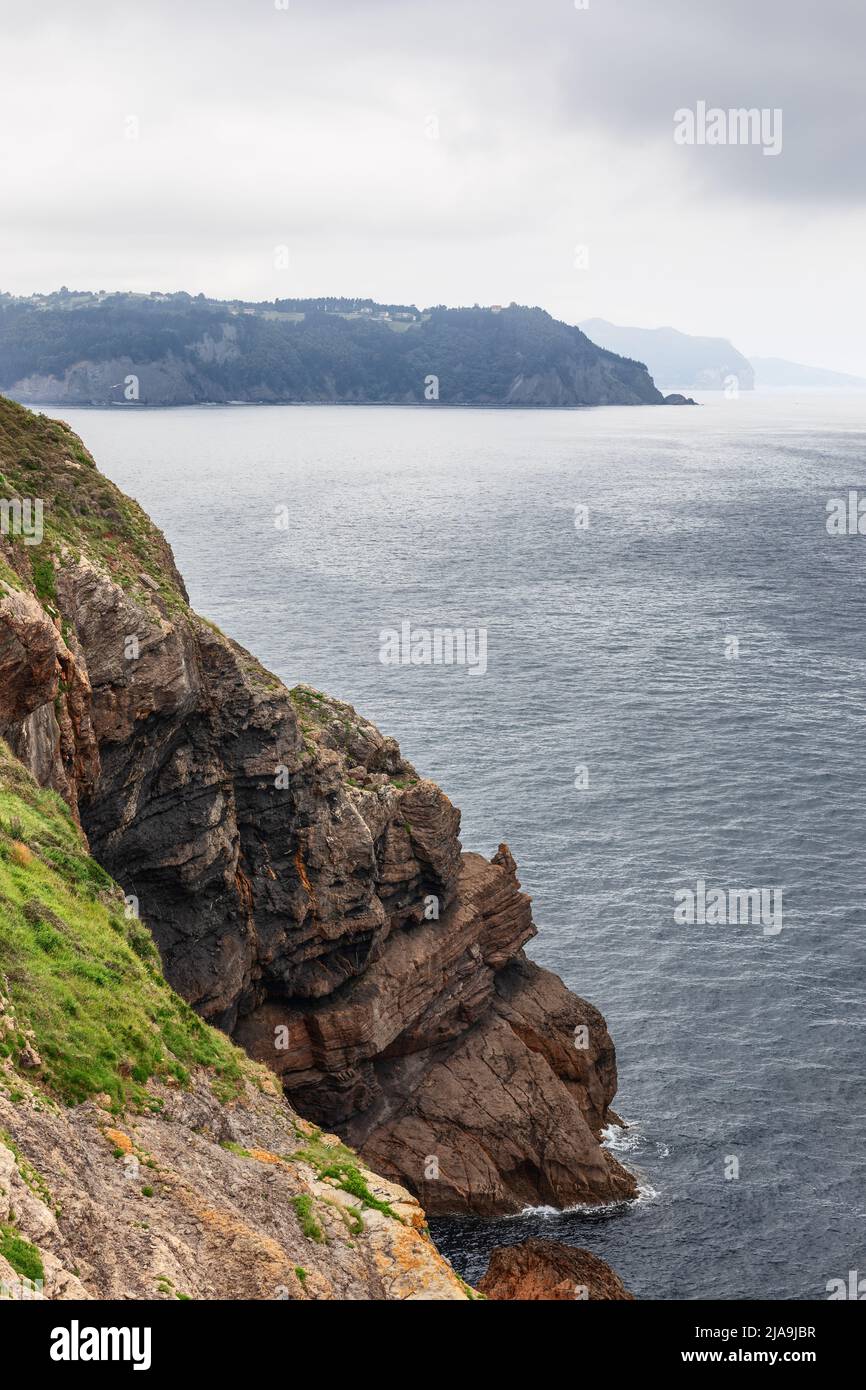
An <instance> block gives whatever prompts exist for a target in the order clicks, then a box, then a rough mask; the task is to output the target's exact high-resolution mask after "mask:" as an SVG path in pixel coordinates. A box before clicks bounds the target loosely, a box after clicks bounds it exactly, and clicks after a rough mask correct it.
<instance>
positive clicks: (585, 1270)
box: [478, 1240, 634, 1302]
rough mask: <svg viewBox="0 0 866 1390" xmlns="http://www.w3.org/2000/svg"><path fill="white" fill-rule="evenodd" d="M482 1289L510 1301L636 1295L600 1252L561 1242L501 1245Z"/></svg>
mask: <svg viewBox="0 0 866 1390" xmlns="http://www.w3.org/2000/svg"><path fill="white" fill-rule="evenodd" d="M478 1288H479V1291H480V1292H481V1293H483V1294H484V1295H485V1296H486V1297H487V1298H489V1299H492V1300H495V1301H501V1300H506V1301H509V1302H526V1301H532V1302H535V1301H545V1302H564V1301H569V1300H570V1301H574V1300H577V1301H578V1302H597V1301H598V1300H599V1299H601V1300H604V1301H609V1300H613V1299H632V1300H633V1299H634V1294H632V1293H629V1291H628V1289H627V1288H626V1287H625V1285H624V1284H623V1282H622V1280H621V1279H620V1278H619V1277H618V1275H616V1274H614V1272H613V1270H612V1269H611V1267H610V1265H608V1264H605V1262H604V1260H602V1259H599V1257H598V1255H593V1254H592V1252H591V1251H589V1250H578V1249H577V1248H576V1247H575V1246H572V1245H563V1244H562V1243H561V1242H560V1241H557V1240H526V1241H524V1242H523V1243H522V1244H521V1245H500V1246H498V1247H497V1248H496V1249H495V1250H494V1251H493V1253H492V1254H491V1256H490V1264H489V1265H488V1267H487V1273H486V1274H485V1275H484V1277H483V1278H482V1279H481V1280H480V1281H479V1284H478Z"/></svg>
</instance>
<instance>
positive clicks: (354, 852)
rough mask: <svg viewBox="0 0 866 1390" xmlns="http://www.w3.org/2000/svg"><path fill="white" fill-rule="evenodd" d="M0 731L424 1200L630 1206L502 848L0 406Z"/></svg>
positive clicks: (284, 1068) (609, 1071) (82, 469)
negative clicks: (30, 507) (190, 583)
mask: <svg viewBox="0 0 866 1390" xmlns="http://www.w3.org/2000/svg"><path fill="white" fill-rule="evenodd" d="M0 469H2V475H3V476H2V482H0V497H2V496H6V497H8V498H19V499H22V498H24V499H26V498H41V499H44V503H45V506H44V536H43V538H42V540H41V542H40V543H39V544H33V545H28V544H27V538H26V537H23V536H18V537H17V538H15V537H4V538H3V543H2V565H0V733H2V734H3V735H4V736H5V737H6V739H7V740H8V741H9V743H10V745H11V747H12V748H13V749H14V751H15V753H16V754H17V755H18V757H19V758H20V759H21V760H22V762H24V763H25V764H26V765H27V766H28V767H29V768H30V769H31V771H32V772H33V774H34V776H35V777H36V778H37V779H38V780H39V781H40V782H41V783H42V785H43V786H46V787H51V788H53V789H55V790H56V791H57V792H59V793H60V794H61V795H62V796H63V797H64V798H65V799H66V801H67V802H68V804H69V805H70V807H71V808H72V811H73V814H74V815H75V816H76V817H78V818H79V819H80V823H81V825H82V826H83V828H84V830H85V831H86V834H87V836H88V838H89V843H90V847H91V850H92V853H93V855H94V857H95V859H96V860H97V861H98V863H99V864H100V865H102V866H104V868H105V869H106V870H107V871H108V872H109V873H110V874H111V875H112V876H113V877H114V878H115V879H116V880H117V881H118V882H119V883H121V884H122V885H123V889H124V892H125V893H126V894H127V896H128V898H129V901H130V905H131V910H133V911H138V912H140V914H141V917H142V919H143V920H144V921H145V922H146V923H147V926H148V928H149V929H150V931H151V932H152V934H153V937H154V939H155V940H156V943H157V945H158V947H159V952H160V955H161V957H162V962H163V965H164V968H165V972H166V975H167V977H168V979H169V981H170V983H171V984H172V985H173V986H174V988H175V989H176V990H177V991H178V992H179V993H180V994H181V995H183V997H184V998H185V999H186V1000H188V1001H189V1003H190V1004H192V1005H193V1007H194V1008H195V1010H196V1011H197V1012H198V1013H199V1015H201V1016H202V1017H203V1018H204V1019H206V1020H208V1021H210V1022H211V1023H213V1024H216V1025H217V1026H218V1027H219V1028H221V1029H223V1030H224V1031H225V1032H226V1033H228V1034H230V1035H231V1036H232V1037H233V1038H234V1039H236V1041H237V1042H239V1043H240V1044H242V1046H243V1047H244V1048H245V1049H246V1051H247V1052H248V1053H249V1054H250V1055H251V1056H252V1057H253V1058H255V1059H257V1060H259V1061H261V1062H263V1063H265V1064H266V1065H267V1066H268V1067H269V1068H270V1069H271V1071H273V1072H275V1073H276V1074H278V1076H279V1077H280V1080H281V1081H282V1085H283V1088H284V1091H285V1094H286V1095H287V1097H289V1098H290V1100H291V1102H292V1104H293V1106H294V1107H295V1108H296V1109H297V1111H298V1112H300V1114H302V1115H304V1116H305V1117H306V1118H307V1119H308V1120H309V1121H311V1122H313V1123H315V1124H320V1125H324V1126H326V1127H327V1128H329V1129H333V1130H335V1131H336V1132H337V1133H338V1134H339V1135H341V1136H342V1138H343V1139H345V1140H346V1141H347V1142H349V1143H351V1144H352V1145H354V1146H355V1147H356V1148H357V1149H358V1150H359V1151H360V1153H361V1154H362V1155H363V1157H364V1159H365V1161H366V1162H368V1163H369V1164H370V1165H371V1166H372V1167H374V1168H376V1169H377V1170H378V1171H379V1172H380V1173H383V1174H385V1175H386V1176H387V1177H388V1178H390V1179H392V1180H396V1181H399V1182H400V1183H402V1184H404V1185H405V1186H406V1187H408V1188H409V1189H410V1190H411V1191H412V1192H414V1193H416V1194H419V1195H420V1197H421V1199H422V1201H423V1203H424V1205H425V1206H426V1208H427V1209H428V1210H429V1211H431V1212H436V1213H446V1212H456V1211H474V1212H478V1213H481V1214H485V1213H493V1212H503V1211H513V1210H517V1209H519V1208H521V1207H522V1206H523V1205H524V1204H526V1203H552V1204H556V1205H558V1206H566V1205H569V1204H571V1203H576V1202H590V1203H603V1202H611V1201H616V1200H620V1199H625V1198H629V1197H631V1196H633V1195H634V1193H635V1183H634V1180H633V1178H632V1176H631V1175H630V1174H629V1173H628V1172H626V1171H625V1170H624V1169H623V1168H622V1167H621V1166H620V1165H619V1164H618V1163H617V1162H616V1161H615V1160H614V1159H613V1158H612V1156H611V1155H610V1154H609V1153H608V1152H607V1151H606V1150H605V1149H604V1148H603V1147H602V1145H601V1143H600V1135H601V1130H602V1127H603V1126H604V1124H605V1123H606V1120H607V1116H608V1109H609V1106H610V1104H611V1101H612V1099H613V1096H614V1092H615V1089H616V1064H615V1056H614V1049H613V1044H612V1043H611V1039H610V1037H609V1035H608V1032H607V1029H606V1027H605V1024H604V1020H603V1019H602V1017H601V1015H600V1014H599V1013H598V1011H597V1010H596V1009H594V1008H593V1007H592V1006H591V1005H589V1004H587V1003H585V1002H584V1001H582V1000H580V999H578V998H576V997H575V996H574V995H572V994H570V993H569V992H568V991H567V990H566V989H565V987H564V986H563V984H562V983H561V981H560V980H558V979H557V978H556V977H555V976H553V975H551V974H550V973H549V972H547V971H544V970H541V969H539V967H538V966H536V965H534V964H533V963H532V962H531V961H529V960H528V959H527V958H526V956H525V955H524V953H523V949H522V948H523V947H524V945H525V944H526V942H527V941H529V940H530V938H531V937H532V936H533V935H534V934H535V930H536V929H535V926H534V924H533V921H532V915H531V909H530V902H529V899H528V898H527V897H526V895H525V894H524V893H522V892H521V890H520V886H519V883H518V880H517V877H516V870H515V865H514V861H513V859H512V857H511V855H510V853H509V851H508V849H507V847H506V846H504V845H503V846H500V849H499V850H498V852H497V853H496V854H495V855H494V856H493V859H492V860H490V861H488V860H486V859H484V858H482V857H481V856H479V855H477V854H464V853H463V852H462V849H461V845H460V841H459V838H458V833H459V820H460V818H459V813H458V811H457V810H456V809H455V808H454V807H453V806H452V804H451V802H450V801H449V800H448V798H447V796H446V795H445V794H444V793H443V792H442V791H441V790H440V789H439V788H438V787H437V786H436V785H434V784H433V783H432V782H430V781H428V780H426V779H425V778H424V777H422V776H421V775H419V773H417V772H416V771H415V769H414V768H413V767H412V766H411V765H410V764H409V763H408V762H406V760H405V759H404V758H403V757H402V756H401V754H400V750H399V748H398V747H397V745H396V743H395V742H394V740H393V739H390V738H387V737H385V736H383V735H382V734H381V733H380V732H379V731H378V730H377V729H375V728H374V727H373V726H372V725H371V724H370V723H369V722H367V721H366V720H365V719H364V718H363V717H362V716H360V715H359V714H357V713H356V712H355V711H354V710H353V709H352V708H351V707H349V706H348V705H344V704H341V703H339V702H337V701H334V700H331V699H329V698H327V697H326V696H325V695H323V694H321V693H319V692H317V691H313V690H311V689H308V688H306V687H300V688H298V689H296V690H294V691H291V692H290V691H288V690H286V689H285V688H284V687H283V686H282V685H281V684H280V682H279V681H278V680H277V679H276V678H275V677H274V676H272V675H271V674H270V673H268V672H267V671H265V670H264V669H263V668H262V667H261V666H260V665H259V664H258V663H257V662H256V661H255V659H254V658H253V657H252V656H250V655H249V653H247V652H245V651H243V650H242V649H241V648H240V647H238V646H237V645H236V644H235V643H233V642H232V641H231V640H230V639H229V638H227V637H225V636H223V635H222V634H221V633H220V632H218V631H217V630H216V629H215V628H213V627H212V626H211V625H210V624H208V623H206V622H205V621H203V620H202V619H201V618H199V617H197V616H196V614H195V613H193V612H192V611H191V610H190V608H189V606H188V603H187V598H186V593H185V591H184V588H183V583H182V581H181V579H180V577H179V575H178V573H177V571H176V569H175V566H174V562H173V560H172V557H171V553H170V550H169V548H168V546H167V544H166V542H165V541H164V539H163V538H162V536H161V535H160V534H159V533H158V532H157V531H156V529H155V528H154V527H153V526H152V524H151V523H150V522H149V521H148V519H147V518H146V517H145V516H144V514H143V513H142V512H141V510H140V509H139V508H138V507H137V506H136V505H135V504H134V503H132V502H131V501H130V500H129V499H128V498H126V497H124V496H123V495H122V494H121V493H120V492H119V491H118V490H117V489H116V488H114V487H113V486H112V484H110V483H109V482H108V481H107V480H106V479H104V478H103V477H101V476H100V474H99V473H98V472H97V470H96V468H95V466H94V464H93V461H92V460H91V459H90V457H89V455H88V454H87V452H86V450H85V449H84V448H83V446H82V444H81V443H80V441H79V440H78V439H77V438H76V437H75V436H74V435H73V434H72V433H71V431H69V430H68V428H67V427H65V426H64V425H62V424H61V423H59V422H57V421H51V420H48V419H45V418H43V417H36V416H33V415H31V414H29V412H27V411H25V410H23V409H22V408H20V407H17V406H14V405H12V404H11V403H10V402H0Z"/></svg>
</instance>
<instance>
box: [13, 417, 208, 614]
mask: <svg viewBox="0 0 866 1390" xmlns="http://www.w3.org/2000/svg"><path fill="white" fill-rule="evenodd" d="M0 498H2V499H5V500H9V501H11V500H12V499H14V498H22V499H23V498H30V499H31V500H35V499H37V498H40V499H41V500H42V502H43V525H44V533H45V539H44V541H43V543H42V544H40V545H31V546H28V545H25V543H24V540H23V538H20V537H18V538H16V537H12V536H0V581H4V580H5V581H6V583H7V584H10V585H11V586H12V587H17V588H27V589H30V590H32V591H34V592H35V593H37V594H38V595H39V597H40V598H41V599H42V601H43V602H44V603H45V605H46V607H47V608H48V609H49V610H52V611H53V603H52V599H53V590H54V576H53V569H54V565H53V561H52V558H51V557H52V555H54V556H56V555H58V554H59V553H60V550H61V548H63V547H65V548H67V549H68V550H69V552H70V553H71V554H72V556H73V557H76V558H77V557H78V556H79V555H81V554H86V555H87V557H88V558H89V559H90V560H92V561H93V562H94V563H96V564H98V565H100V566H103V567H104V568H105V569H106V570H107V571H108V573H109V574H111V576H112V578H113V579H115V580H116V581H117V583H118V584H120V585H121V586H122V587H123V588H124V589H132V590H136V591H140V592H142V593H146V592H147V590H146V588H144V587H143V586H142V581H141V578H140V576H141V575H142V574H146V575H149V576H150V578H151V579H152V580H153V581H154V582H155V583H156V584H157V585H158V587H159V592H160V594H161V596H162V598H163V599H164V600H165V602H166V603H167V605H168V606H169V607H170V608H176V607H179V606H185V597H186V596H185V594H184V592H183V585H182V582H181V580H180V576H179V575H178V573H177V570H176V569H175V566H174V561H173V559H172V555H171V551H170V549H169V547H168V545H167V544H166V541H165V539H164V537H163V535H162V533H161V532H160V531H159V530H158V529H157V527H156V526H154V524H153V522H152V521H151V520H150V518H149V517H148V516H147V514H146V513H145V512H143V511H142V509H141V507H139V505H138V503H137V502H133V501H132V500H131V498H129V497H125V496H124V494H123V493H122V492H121V491H120V489H119V488H117V487H115V486H114V484H113V483H112V482H109V480H108V479H107V478H105V477H103V475H102V474H101V473H100V472H99V471H98V469H97V467H96V464H95V463H94V462H93V459H92V458H91V456H90V454H89V453H88V452H87V450H86V449H85V447H84V445H83V444H82V442H81V440H80V439H79V438H78V436H77V435H76V434H74V433H73V431H72V430H71V429H70V428H69V426H68V425H65V424H64V423H63V422H62V421H61V420H52V419H50V418H49V417H48V416H45V415H35V414H34V413H33V412H32V411H30V410H27V409H25V408H24V406H20V405H16V404H15V403H14V402H13V401H9V400H7V399H6V398H5V397H3V396H0ZM0 594H2V587H0Z"/></svg>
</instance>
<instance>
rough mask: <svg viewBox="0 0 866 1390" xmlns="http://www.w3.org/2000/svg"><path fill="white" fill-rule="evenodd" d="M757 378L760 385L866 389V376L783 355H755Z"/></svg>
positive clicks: (753, 361)
mask: <svg viewBox="0 0 866 1390" xmlns="http://www.w3.org/2000/svg"><path fill="white" fill-rule="evenodd" d="M751 362H752V366H753V367H754V369H755V380H756V381H757V384H758V385H759V386H802V387H809V386H818V387H822V386H849V387H856V388H859V389H861V390H864V389H866V377H862V376H850V375H849V374H848V372H832V371H829V370H828V369H827V368H826V367H807V366H805V365H804V364H803V363H802V362H788V361H786V360H785V358H783V357H753V358H752V359H751Z"/></svg>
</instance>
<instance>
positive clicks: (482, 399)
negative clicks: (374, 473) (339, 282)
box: [0, 287, 663, 406]
mask: <svg viewBox="0 0 866 1390" xmlns="http://www.w3.org/2000/svg"><path fill="white" fill-rule="evenodd" d="M0 390H2V391H4V392H5V393H6V394H7V395H10V396H12V397H14V398H16V399H18V400H21V401H25V402H28V403H31V404H50V405H62V404H71V405H110V404H120V405H124V404H134V403H136V402H137V403H140V404H149V405H189V404H198V403H204V402H229V401H243V402H305V401H306V402H340V403H347V404H348V403H353V404H359V403H370V404H372V403H382V404H386V403H388V404H411V403H418V404H422V403H435V402H436V401H441V402H442V403H443V404H452V405H520V406H583V405H639V404H653V405H656V404H662V403H663V396H662V394H661V392H660V391H658V390H657V388H656V386H655V385H654V384H653V381H652V379H651V377H650V375H649V373H648V372H647V370H646V368H645V367H644V365H643V364H642V363H641V362H636V361H630V360H628V359H627V358H624V357H622V356H621V355H619V354H617V353H616V352H614V351H611V350H609V349H607V348H605V347H603V346H602V347H600V346H598V345H597V344H596V343H594V342H591V341H590V340H589V338H588V337H587V336H586V335H585V334H584V333H582V332H581V330H580V329H579V328H575V327H573V326H570V325H568V324H565V323H562V322H560V321H558V320H557V319H554V318H553V317H552V316H551V315H550V314H548V313H546V312H545V311H544V310H543V309H539V308H528V307H524V306H520V305H516V304H512V305H509V306H507V307H504V308H503V307H500V306H493V307H491V308H481V307H480V306H478V305H475V306H474V307H472V308H459V309H449V308H446V307H444V306H442V305H439V306H436V307H433V308H430V309H425V310H420V309H418V308H417V307H416V306H415V305H383V304H378V303H376V302H375V301H374V300H371V299H341V298H327V297H326V298H319V299H280V300H273V301H270V302H264V303H257V302H252V301H242V300H232V301H224V300H215V299H207V298H205V296H204V295H198V296H195V297H193V296H191V295H189V294H185V293H182V292H181V293H177V294H157V293H153V294H147V295H145V294H126V293H118V294H113V293H112V294H107V293H104V292H101V291H100V292H97V293H91V292H89V291H88V292H72V291H70V290H68V289H66V288H65V287H64V288H63V289H61V290H60V291H57V292H56V293H52V294H46V295H33V296H30V297H29V298H18V297H14V296H11V295H8V294H3V295H0Z"/></svg>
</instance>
